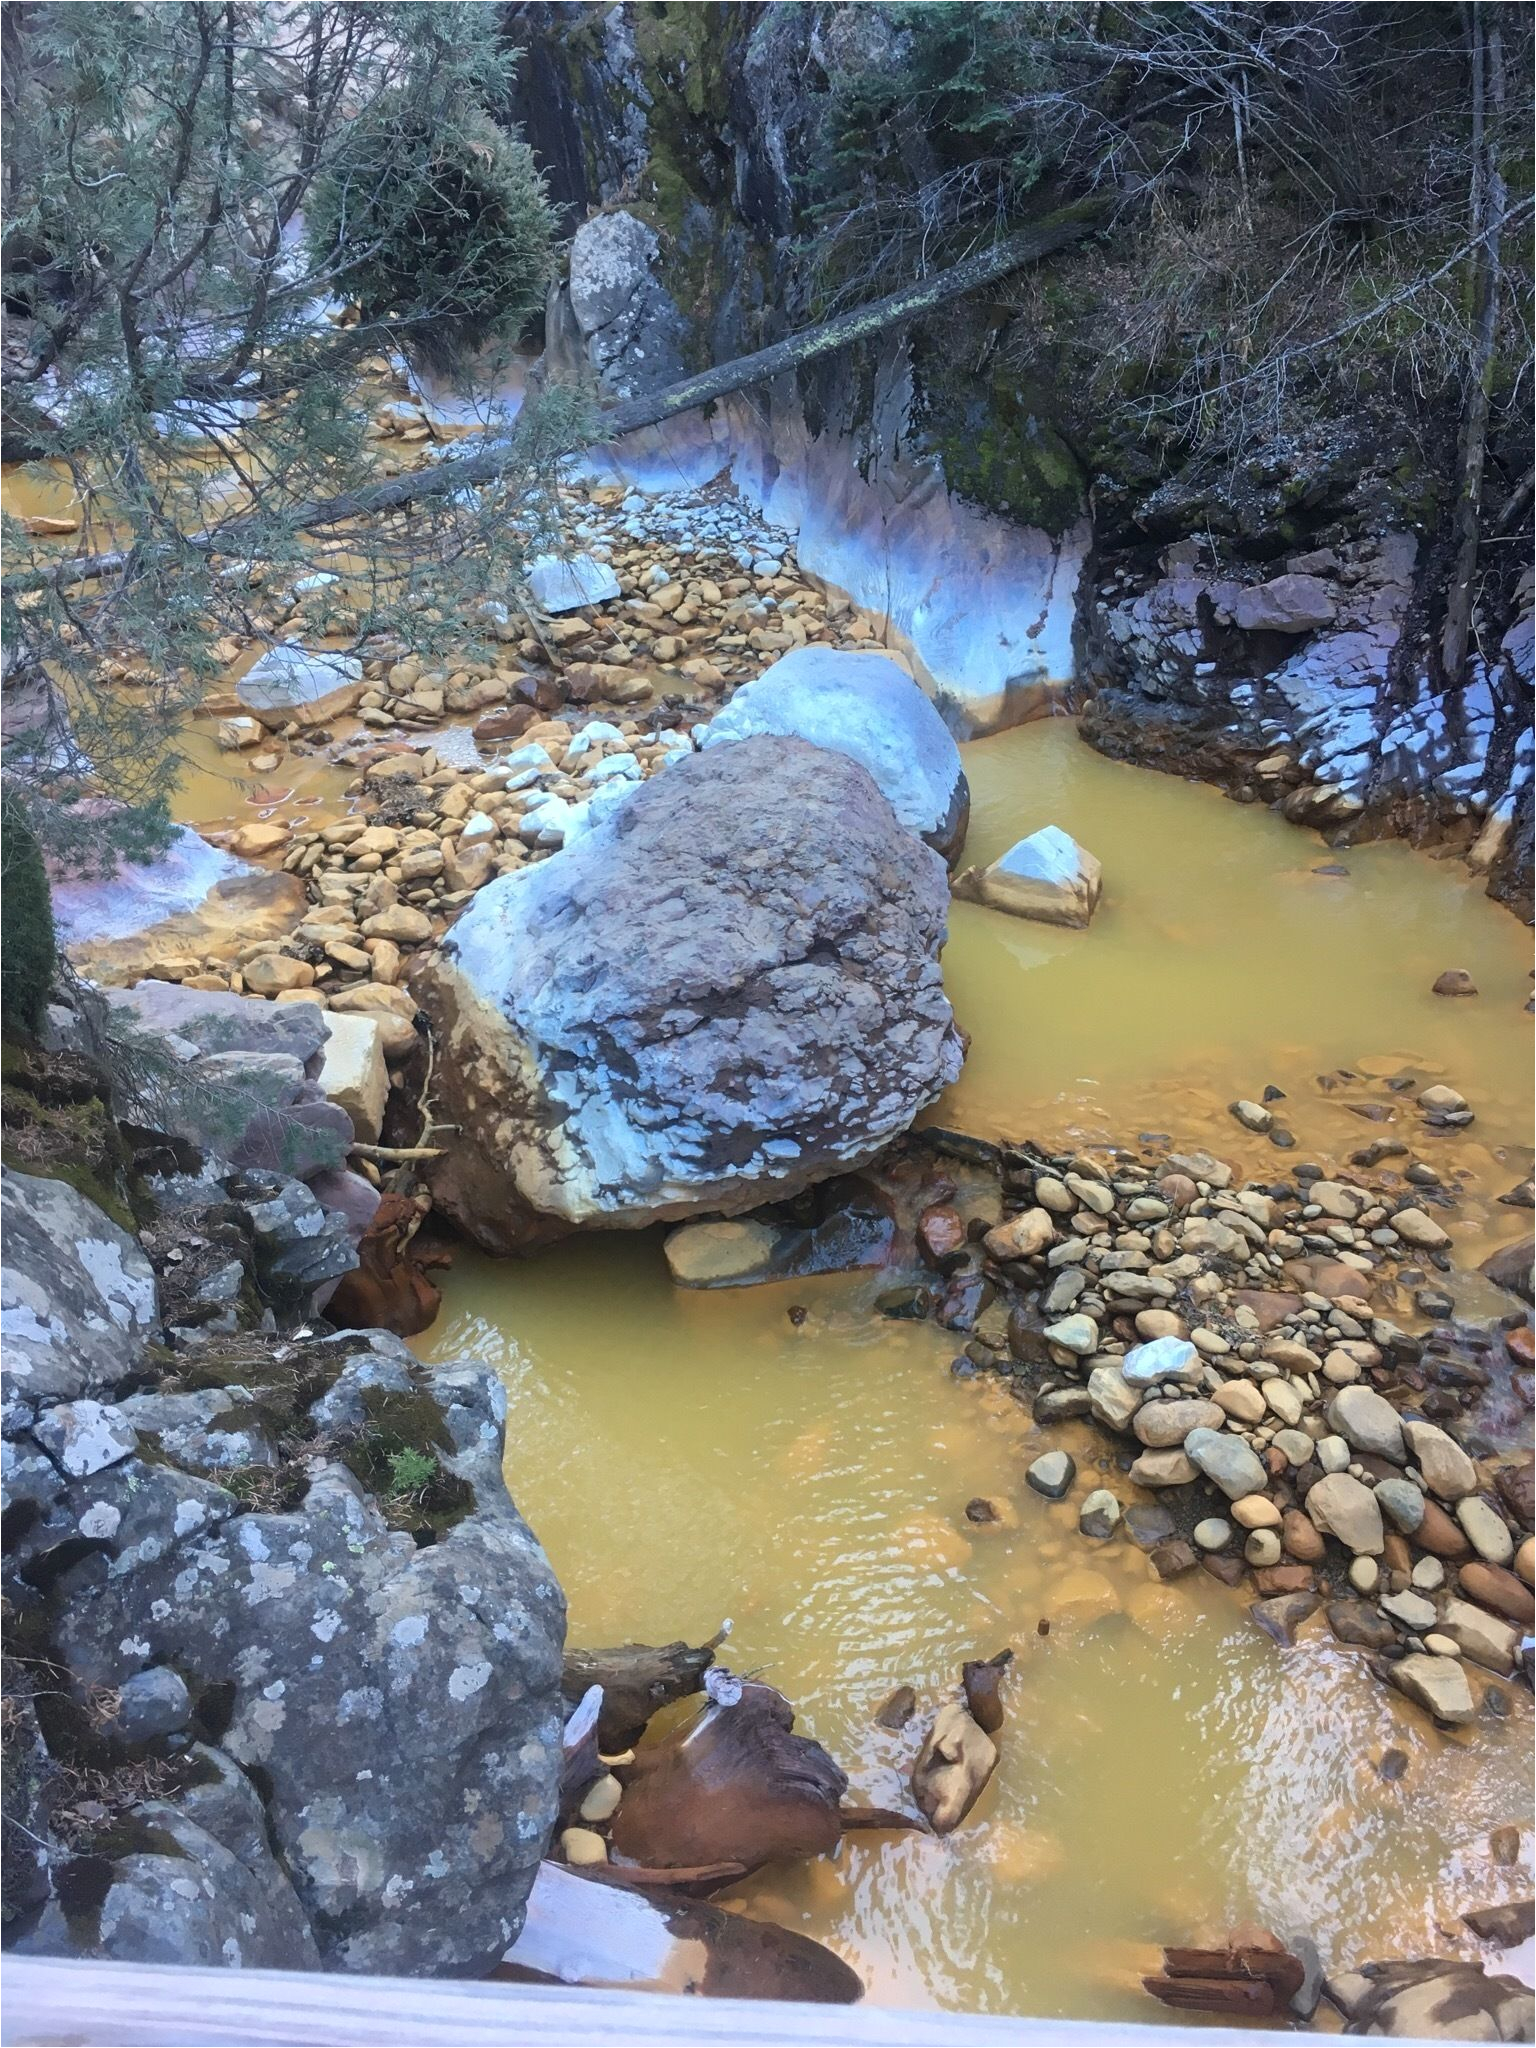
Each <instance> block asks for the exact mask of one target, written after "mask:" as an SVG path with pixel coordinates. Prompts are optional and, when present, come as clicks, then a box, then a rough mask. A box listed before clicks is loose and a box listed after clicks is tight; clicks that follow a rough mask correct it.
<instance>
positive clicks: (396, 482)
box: [0, 197, 1110, 594]
mask: <svg viewBox="0 0 1536 2048" xmlns="http://www.w3.org/2000/svg"><path fill="white" fill-rule="evenodd" d="M1109 204H1110V202H1109V201H1108V200H1106V199H1104V198H1099V197H1094V198H1089V199H1082V200H1077V201H1075V202H1073V203H1072V204H1071V205H1069V206H1064V207H1061V208H1059V209H1058V210H1057V211H1056V212H1055V213H1052V214H1050V215H1048V216H1047V217H1046V218H1045V219H1044V220H1041V221H1036V222H1035V223H1034V224H1033V225H1032V226H1030V227H1027V228H1021V229H1020V230H1019V232H1018V233H1017V234H1013V235H1007V236H1005V237H1004V238H1003V239H1002V240H1001V241H999V242H995V243H993V245H992V246H991V248H989V249H983V250H981V251H979V252H978V253H977V254H976V255H974V256H968V257H966V258H965V259H964V261H963V262H960V263H952V264H950V265H949V266H948V267H947V268H946V269H943V270H936V271H935V272H934V273H933V275H932V276H931V277H926V278H921V279H919V280H918V281H916V282H915V283H913V284H909V285H905V286H903V287H902V289H901V290H900V291H897V292H891V293H889V294H887V296H886V297H885V298H883V299H876V300H874V301H872V303H871V304H869V305H867V306H859V307H856V308H855V309H854V311H852V312H850V313H840V314H839V315H838V316H837V317H836V318H835V319H832V320H823V321H820V322H818V323H817V325H815V326H813V327H806V328H802V329H801V331H800V332H799V333H798V334H791V335H786V336H785V338H784V340H782V341H776V342H773V343H772V344H771V345H770V346H769V347H767V348H760V349H756V350H754V351H753V352H752V353H751V354H750V355H745V356H738V357H736V358H735V360H734V361H732V362H729V363H720V364H717V365H716V366H715V367H714V368H713V369H710V370H704V371H701V372H700V373H699V374H698V375H697V376H694V377H684V378H683V379H682V380H681V382H679V383H676V384H669V385H667V386H666V387H665V388H664V389H663V390H660V391H652V392H647V393H645V394H643V395H642V396H641V397H638V398H627V399H625V400H623V402H622V403H621V404H619V405H615V406H612V407H610V408H609V409H608V410H607V411H606V412H603V413H600V414H599V415H598V417H597V419H596V420H595V421H594V422H592V423H591V430H590V431H588V432H584V433H583V434H582V436H581V438H580V440H579V441H573V442H572V443H571V444H570V445H569V446H568V447H566V448H563V449H562V448H556V449H553V450H550V449H546V450H545V451H544V452H545V455H546V457H547V456H548V455H550V454H562V453H563V454H575V453H577V451H578V449H579V448H580V447H582V446H586V445H588V444H589V443H592V442H605V441H616V440H619V439H620V438H621V437H622V436H623V435H625V434H633V433H636V432H638V431H639V430H640V429H641V428H642V427H654V426H659V425H660V424H661V423H662V422H663V421H665V420H670V419H676V418H678V417H679V416H680V415H681V414H683V413H687V412H693V411H696V410H697V409H698V408H699V407H700V406H704V405H712V404H714V403H715V402H716V401H717V400H718V399H722V398H728V397H730V395H731V394H732V393H733V392H736V391H743V390H745V389H747V388H748V387H749V386H750V385H753V384H763V383H767V382H768V381H769V380H770V379H772V378H774V377H778V376H781V375H783V373H784V372H785V371H787V370H798V369H800V368H801V367H802V366H803V365H805V364H806V363H812V362H815V361H816V360H817V359H818V358H819V357H821V356H825V355H831V354H833V353H834V352H835V351H836V350H838V349H843V348H848V347H850V346H852V345H853V344H854V343H855V342H860V341H869V340H872V339H873V338H874V337H875V336H876V335H879V334H883V333H884V332H885V331H886V330H887V329H888V328H892V327H900V326H904V325H906V324H907V323H909V322H910V321H913V320H918V319H921V318H922V317H923V315H924V314H925V313H932V312H934V311H936V310H937V308H938V307H940V306H943V305H946V304H948V302H949V301H950V300H951V299H958V298H963V297H964V295H965V294H966V293H967V292H974V291H980V290H982V289H984V288H985V287H986V286H987V285H990V284H996V283H997V282H998V280H999V279H1000V278H1004V277H1007V276H1009V275H1010V274H1011V273H1012V272H1013V271H1015V270H1022V269H1023V268H1024V266H1025V265H1026V264H1029V263H1038V262H1039V261H1040V260H1041V259H1042V258H1043V257H1046V256H1051V255H1054V254H1055V253H1056V252H1057V250H1059V249H1065V248H1068V247H1070V246H1071V244H1072V243H1074V242H1080V241H1081V240H1082V239H1083V238H1084V236H1086V235H1089V234H1091V233H1092V232H1093V230H1094V229H1095V228H1096V227H1098V226H1099V225H1100V223H1101V222H1102V221H1103V220H1104V219H1105V217H1106V215H1107V213H1108V210H1109ZM530 446H531V430H530V429H519V428H514V429H513V431H512V433H511V434H510V435H509V436H508V437H507V438H506V439H505V440H503V441H498V442H497V443H495V444H494V445H493V446H491V447H489V448H486V449H484V450H483V451H482V452H481V453H480V454H478V455H471V456H462V457H460V458H459V459H457V460H454V461H448V462H438V463H433V464H432V465H431V466H430V467H429V468H426V469H419V470H413V471H411V473H410V474H409V475H407V476H401V477H395V478H392V479H391V480H390V481H389V482H387V483H381V484H373V485H370V486H369V487H368V488H366V489H364V490H360V491H348V492H345V493H343V494H342V495H341V496H339V497H335V498H316V499H311V500H309V501H308V502H307V503H303V504H299V505H293V506H290V507H288V509H287V510H286V511H284V512H283V514H282V523H283V525H284V526H285V527H286V528H288V529H289V530H290V531H292V532H294V533H319V532H323V531H325V530H326V529H327V528H329V527H334V526H342V525H346V524H348V523H349V522H350V521H352V520H356V519H371V518H376V517H377V516H378V515H379V514H380V513H382V512H394V511H398V510H399V509H400V508H401V507H402V506H405V505H411V504H420V503H422V502H424V501H427V500H430V499H434V498H445V497H451V496H452V495H453V494H454V493H455V492H456V491H462V490H474V489H478V488H480V487H481V486H483V485H485V484H491V483H494V482H496V480H497V479H498V478H499V477H501V476H504V475H506V474H507V473H508V472H510V471H512V470H515V469H517V468H518V467H519V466H520V465H521V464H522V463H523V461H524V460H525V458H526V457H527V455H528V453H529V451H530ZM264 530H265V526H264V522H263V521H261V520H257V519H237V520H234V521H232V522H231V523H230V524H229V525H228V526H225V527H222V528H215V529H210V530H209V531H207V532H205V533H197V534H190V535H188V536H186V537H185V538H184V540H183V543H182V544H183V545H184V546H187V547H190V548H195V549H196V550H198V552H200V553H202V554H210V555H226V556H236V557H238V556H239V555H241V554H242V553H243V552H244V550H245V549H246V548H247V547H248V546H249V545H251V544H253V543H254V542H255V541H256V540H257V539H258V538H259V537H260V536H261V535H262V533H263V532H264ZM129 565H130V555H129V554H128V553H126V552H117V553H112V554H102V555H93V556H88V557H77V558H76V559H74V560H72V561H68V562H61V563H59V564H57V565H56V566H55V567H53V568H50V569H43V570H28V571H23V572H20V573H18V574H17V575H15V576H8V577H6V578H5V579H4V581H3V585H0V587H3V588H4V589H5V590H6V591H7V592H8V593H12V594H14V593H17V592H21V591H25V590H35V589H40V588H42V587H43V586H45V585H47V584H55V585H58V586H59V587H61V588H62V587H64V586H67V585H69V584H74V583H85V582H90V581H92V580H93V579H96V578H99V577H103V576H113V575H117V574H118V573H119V572H120V571H121V570H123V569H124V568H126V567H128V566H129Z"/></svg>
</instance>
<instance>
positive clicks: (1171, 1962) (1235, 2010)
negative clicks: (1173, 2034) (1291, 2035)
mask: <svg viewBox="0 0 1536 2048" xmlns="http://www.w3.org/2000/svg"><path fill="white" fill-rule="evenodd" d="M1270 1943H1273V1946H1272V1947H1271V1946H1270V1945H1269V1944H1270ZM1306 1974H1307V1972H1306V1966H1305V1964H1303V1963H1302V1962H1301V1961H1300V1960H1299V1959H1298V1958H1297V1957H1296V1956H1293V1955H1291V1954H1290V1953H1289V1952H1288V1951H1287V1950H1286V1949H1284V1948H1282V1947H1281V1946H1280V1943H1279V1942H1278V1941H1276V1940H1275V1937H1274V1936H1273V1935H1269V1936H1267V1937H1265V1938H1264V1940H1263V1942H1262V1943H1259V1942H1254V1943H1244V1944H1242V1945H1234V1946H1232V1947H1230V1948H1165V1949H1164V1950H1163V1968H1162V1974H1161V1975H1160V1976H1156V1977H1143V1978H1142V1980H1141V1982H1142V1987H1143V1989H1144V1990H1147V1991H1150V1992H1151V1994H1152V1996H1153V1997H1154V1998H1155V1999H1157V2000H1158V2001H1159V2002H1160V2003H1161V2004H1163V2005H1167V2006H1171V2007H1172V2008H1173V2009H1174V2010H1175V2011H1176V2012H1214V2013H1226V2014H1232V2015H1237V2016H1240V2017H1243V2018H1246V2019H1274V2018H1275V2017H1277V2016H1278V2015H1279V2014H1281V2013H1285V2012H1288V2011H1289V2010H1290V2004H1291V2000H1292V1999H1293V1998H1294V1997H1295V1996H1296V1994H1297V1992H1298V1991H1299V1990H1300V1989H1301V1987H1302V1984H1303V1982H1304V1981H1305V1979H1306Z"/></svg>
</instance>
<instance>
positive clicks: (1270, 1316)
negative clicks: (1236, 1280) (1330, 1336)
mask: <svg viewBox="0 0 1536 2048" xmlns="http://www.w3.org/2000/svg"><path fill="white" fill-rule="evenodd" d="M1232 1306H1233V1307H1234V1308H1246V1309H1251V1310H1252V1311H1253V1313H1254V1315H1255V1316H1257V1318H1258V1323H1259V1329H1260V1330H1261V1331H1268V1330H1272V1329H1274V1328H1275V1326H1276V1324H1278V1323H1283V1322H1284V1321H1285V1319H1286V1317H1287V1316H1293V1315H1295V1314H1296V1312H1297V1310H1298V1309H1299V1308H1300V1307H1301V1296H1300V1295H1299V1294H1276V1293H1274V1292H1272V1291H1271V1290H1270V1289H1268V1288H1263V1287H1234V1288H1233V1290H1232Z"/></svg>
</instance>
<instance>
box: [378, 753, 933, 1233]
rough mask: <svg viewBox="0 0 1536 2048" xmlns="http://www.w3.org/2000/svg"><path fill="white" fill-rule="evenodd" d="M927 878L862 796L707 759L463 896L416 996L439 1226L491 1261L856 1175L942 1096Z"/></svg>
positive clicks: (809, 759)
mask: <svg viewBox="0 0 1536 2048" xmlns="http://www.w3.org/2000/svg"><path fill="white" fill-rule="evenodd" d="M946 907H947V891H946V886H945V876H944V866H943V863H942V861H941V860H940V859H939V857H938V856H937V855H936V854H935V853H933V852H931V851H930V850H929V849H928V848H927V847H925V846H923V845H922V844H921V842H920V841H918V840H917V839H915V838H914V837H913V836H912V835H911V833H910V832H908V831H906V830H905V829H904V828H903V826H902V825H901V824H900V822H899V821H898V819H897V817H896V814H895V813H894V811H893V810H892V809H891V806H890V804H889V803H888V802H887V801H886V799H885V797H884V796H882V794H881V793H880V791H879V789H878V788H877V787H876V786H875V783H874V782H873V780H872V779H871V778H870V776H869V774H868V773H867V771H866V770H865V769H864V768H862V767H860V766H859V764H858V763H857V762H855V761H853V760H850V759H849V758H848V757H847V756H846V755H844V754H840V753H829V752H825V751H823V750H822V749H820V748H817V747H812V746H809V745H807V744H806V743H805V742H804V741H802V740H794V739H784V740H781V739H769V738H761V737H760V738H755V739H748V740H743V741H742V742H740V744H738V745H735V746H729V747H712V748H710V749H709V750H708V751H707V752H704V753H700V754H696V755H694V756H692V757H690V758H687V759H685V760H683V761H681V762H679V763H678V765H677V766H675V767H673V768H669V769H668V770H667V772H666V774H665V775H662V776H658V777H656V778H655V779H654V780H652V781H650V782H648V783H646V784H644V785H643V786H642V787H641V788H640V789H638V790H637V791H636V792H635V793H634V795H632V796H631V797H629V798H628V799H627V801H626V802H625V803H623V804H622V805H621V806H619V808H618V809H617V810H615V811H614V812H612V813H611V814H610V815H609V816H608V817H607V818H606V819H605V820H604V821H603V822H602V823H601V824H599V825H596V826H594V827H593V829H592V830H591V831H590V832H588V833H587V834H585V835H584V836H583V837H582V838H581V839H580V840H578V841H577V842H576V843H575V844H574V845H572V846H568V847H566V848H565V850H564V851H562V852H561V853H560V854H559V855H558V856H557V857H556V858H555V859H553V860H550V861H547V862H544V863H542V864H541V865H539V866H537V867H534V868H531V869H528V870H524V871H522V872H520V873H517V874H514V875H510V876H507V877H505V878H503V879H502V880H501V881H499V882H494V883H492V884H491V886H490V887H489V888H486V889H482V890H481V891H480V893H479V895H478V896H476V898H475V900H474V902H473V903H472V904H471V906H470V908H469V909H468V911H467V912H466V913H465V915H464V916H463V917H462V918H461V919H460V920H459V922H458V924H457V925H455V926H454V928H453V930H452V931H451V932H450V933H449V935H448V937H447V939H446V940H445V942H444V944H443V946H442V948H441V949H440V950H439V951H438V952H436V953H434V954H431V955H429V956H427V957H426V958H425V959H422V960H421V961H420V962H419V963H418V965H417V966H416V968H415V970H414V972H413V975H412V987H413V990H414V993H415V994H416V996H417V999H418V1001H419V1002H420V1003H421V1005H422V1007H423V1008H424V1009H425V1010H426V1011H427V1013H428V1015H429V1017H430V1019H431V1022H432V1025H433V1030H434V1043H435V1048H436V1079H435V1092H436V1100H437V1113H438V1115H439V1117H440V1119H441V1121H442V1122H443V1123H444V1124H451V1125H454V1126H456V1127H457V1130H458V1137H457V1139H456V1140H455V1142H454V1143H453V1144H452V1145H451V1146H450V1147H448V1148H446V1149H445V1151H444V1154H443V1156H442V1158H441V1159H439V1160H436V1161H434V1162H433V1164H432V1166H431V1168H430V1172H431V1176H432V1188H433V1192H434V1195H435V1197H436V1199H437V1201H438V1203H439V1205H440V1206H441V1207H442V1208H444V1209H445V1210H447V1212H448V1213H449V1214H450V1215H451V1216H452V1217H453V1218H454V1219H455V1221H456V1222H458V1223H459V1224H460V1226H461V1227H462V1228H463V1229H464V1230H466V1231H467V1232H468V1233H469V1234H470V1236H472V1237H474V1238H475V1239H476V1240H477V1241H478V1242H479V1243H480V1244H482V1245H484V1246H485V1247H486V1248H487V1249H489V1250H492V1251H497V1252H510V1251H517V1250H523V1249H526V1248H528V1247H529V1246H530V1245H532V1244H536V1243H539V1242H541V1241H544V1240H547V1239H548V1238H550V1237H553V1236H557V1235H559V1234H561V1233H562V1232H563V1231H565V1230H568V1229H570V1228H572V1227H575V1226H578V1225H583V1224H594V1225H606V1226H609V1227H612V1226H615V1225H617V1226H622V1227H626V1228H638V1227H640V1226H641V1225H644V1224H648V1223H652V1222H656V1221H666V1220H672V1219H676V1218H681V1217H684V1216H688V1215H691V1214H695V1213H698V1212H701V1211H702V1212H706V1213H721V1212H724V1213H727V1214H734V1213H738V1212H740V1211H741V1210H744V1209H751V1208H755V1207H756V1206H757V1205H758V1204H759V1203H761V1202H763V1201H766V1200H769V1199H773V1198H775V1197H782V1196H785V1195H791V1194H794V1193H797V1192H798V1191H800V1190H801V1189H803V1188H806V1187H808V1186H810V1185H812V1184H813V1183H815V1182H817V1181H820V1180H824V1179H826V1178H828V1177H829V1176H831V1175H832V1174H835V1173H839V1172H841V1171H843V1170H845V1169H846V1168H847V1167H849V1166H852V1165H857V1164H862V1163H863V1162H864V1161H866V1160H868V1159H870V1158H872V1157H873V1155H874V1154H875V1153H876V1152H877V1151H878V1150H879V1149H880V1147H881V1146H882V1145H884V1144H886V1143H887V1142H888V1141H889V1140H890V1139H891V1138H893V1137H894V1136H895V1135H896V1134H897V1133H898V1132H900V1131H902V1130H905V1129H906V1128H907V1126H908V1125H909V1124H910V1123H911V1121H912V1119H913V1117H914V1116H915V1115H916V1114H917V1112H918V1111H919V1110H920V1109H922V1108H923V1107H924V1106H925V1105H926V1104H927V1103H929V1102H931V1101H932V1100H933V1099H934V1097H935V1096H936V1095H937V1094H938V1093H939V1091H940V1090H941V1089H942V1088H943V1087H944V1086H945V1085H946V1084H947V1083H949V1082H950V1081H952V1080H954V1078H955V1077H956V1075H957V1074H958V1073H959V1070H960V1059H961V1044H960V1039H959V1035H958V1033H957V1032H956V1030H955V1025H954V1019H953V1016H952V1014H951V1011H950V1007H949V1003H948V1000H947V999H946V997H945V994H944V987H943V982H942V979H941V976H940V972H939V964H938V956H939V950H940V947H941V946H942V944H943V942H944V936H945V911H946Z"/></svg>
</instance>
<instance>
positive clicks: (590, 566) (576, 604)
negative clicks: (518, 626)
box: [528, 555, 619, 618]
mask: <svg viewBox="0 0 1536 2048" xmlns="http://www.w3.org/2000/svg"><path fill="white" fill-rule="evenodd" d="M528 588H529V590H530V592H531V593H532V595H533V600H534V602H535V604H537V605H538V606H539V607H540V609H541V610H542V611H545V612H548V613H549V615H550V616H551V617H552V618H553V617H555V616H557V615H558V614H559V613H561V612H575V611H580V610H581V608H582V606H583V605H588V604H607V603H608V602H609V601H610V600H611V599H613V598H615V597H617V596H618V594H619V579H618V577H617V576H615V575H614V573H613V571H612V569H610V568H609V566H608V564H607V563H606V562H599V561H598V560H597V559H596V558H595V557H594V556H592V555H539V556H538V557H537V558H536V559H535V560H534V561H532V562H530V563H529V564H528Z"/></svg>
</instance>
